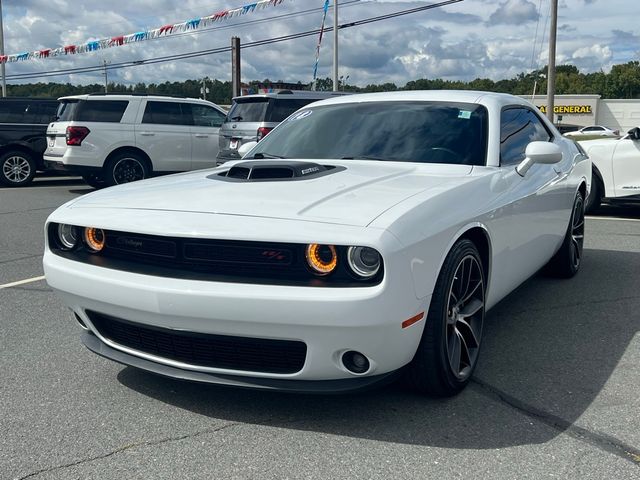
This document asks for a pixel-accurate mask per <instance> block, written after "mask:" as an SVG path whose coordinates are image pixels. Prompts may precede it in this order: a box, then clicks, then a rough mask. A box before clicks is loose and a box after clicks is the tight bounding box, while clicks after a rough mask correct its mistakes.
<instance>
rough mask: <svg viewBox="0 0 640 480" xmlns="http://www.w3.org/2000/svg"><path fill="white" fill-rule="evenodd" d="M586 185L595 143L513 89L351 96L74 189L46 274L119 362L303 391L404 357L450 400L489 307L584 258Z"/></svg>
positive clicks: (49, 237)
mask: <svg viewBox="0 0 640 480" xmlns="http://www.w3.org/2000/svg"><path fill="white" fill-rule="evenodd" d="M590 184H591V163H590V161H589V159H588V158H587V157H586V156H585V155H583V154H582V153H581V151H580V150H579V149H578V148H577V147H576V145H575V144H574V143H573V142H572V141H571V140H568V139H566V138H564V137H562V136H561V135H560V134H559V133H558V131H557V130H556V129H555V128H554V127H553V125H552V124H550V123H549V122H548V121H547V119H546V118H545V117H543V116H541V115H540V113H539V112H538V110H537V109H536V108H535V107H534V106H532V105H531V104H530V103H528V102H526V101H524V100H522V99H520V98H517V97H514V96H510V95H504V94H495V93H484V92H463V91H413V92H397V93H381V94H365V95H352V96H343V97H338V98H335V99H330V100H325V101H322V102H317V103H314V104H311V105H309V106H307V107H305V108H303V109H302V110H299V111H298V112H297V113H295V114H293V115H292V116H291V117H289V118H288V119H287V120H286V121H284V122H283V123H281V124H280V125H279V126H278V127H277V128H276V129H275V130H273V131H272V132H271V133H270V134H269V135H267V136H266V137H265V138H264V139H262V140H261V141H260V142H259V143H258V144H257V145H255V146H254V147H253V149H251V150H250V151H249V153H248V154H247V155H245V157H244V158H243V159H242V160H238V161H236V162H231V163H226V164H224V165H223V166H221V167H218V168H215V169H211V170H200V171H196V172H190V173H186V174H179V175H174V176H170V177H163V178H157V179H151V180H146V181H142V182H136V183H130V184H126V185H120V186H116V187H113V188H108V189H105V190H102V191H97V192H94V193H91V194H88V195H85V196H83V197H81V198H78V199H75V200H72V201H70V202H68V203H67V204H65V205H63V206H62V207H60V208H59V209H57V210H56V211H55V212H54V213H53V214H51V216H50V217H49V219H48V220H47V222H46V227H45V230H46V232H45V233H46V251H45V255H44V270H45V274H46V278H47V281H48V283H49V285H50V286H51V287H52V288H53V289H54V290H55V291H57V293H58V294H59V295H60V297H61V298H62V299H63V301H64V302H65V303H66V304H67V305H68V306H69V307H70V308H71V310H72V311H73V313H74V315H75V318H76V320H77V322H78V323H79V325H80V326H81V327H82V329H84V332H83V334H82V341H83V343H84V344H85V345H86V346H87V347H88V348H89V349H90V350H92V351H94V352H95V353H97V354H99V355H102V356H104V357H106V358H109V359H111V360H114V361H116V362H120V363H123V364H126V365H132V366H134V367H137V368H140V369H144V370H147V371H150V372H154V373H157V374H161V375H166V376H170V377H174V378H180V379H187V380H193V381H202V382H210V383H217V384H225V385H233V386H241V387H253V388H264V389H281V390H291V391H299V392H340V391H346V390H350V389H358V388H363V387H367V386H370V385H372V384H374V383H377V382H380V381H382V380H385V379H387V380H389V379H391V378H395V376H396V374H400V373H401V374H402V375H403V377H404V378H405V379H406V380H407V381H408V382H410V384H411V385H412V386H413V387H414V388H416V389H417V390H419V391H421V392H425V393H428V394H431V395H438V396H447V395H453V394H456V393H457V392H459V391H460V390H461V389H462V388H464V386H465V385H466V384H467V383H468V382H469V379H470V377H471V375H472V373H473V371H474V368H475V367H476V365H477V362H478V354H479V351H480V345H481V340H482V325H483V320H484V317H485V312H486V311H487V310H488V309H489V308H491V307H492V306H493V305H495V304H496V303H497V302H498V301H499V300H500V299H502V298H503V297H504V296H505V295H507V294H508V293H509V292H511V291H512V290H513V289H514V288H516V287H517V286H518V285H519V284H520V283H522V282H523V281H524V280H526V279H527V278H528V277H530V276H531V275H533V274H534V273H536V272H537V271H538V270H540V269H541V268H542V267H545V268H546V269H547V270H548V271H549V272H551V273H553V274H555V275H557V276H563V277H571V276H573V275H574V274H575V273H576V272H577V271H578V269H579V267H580V263H581V259H582V247H583V239H584V199H585V198H586V196H587V195H588V193H589V188H590ZM533 320H535V319H533V318H532V321H533Z"/></svg>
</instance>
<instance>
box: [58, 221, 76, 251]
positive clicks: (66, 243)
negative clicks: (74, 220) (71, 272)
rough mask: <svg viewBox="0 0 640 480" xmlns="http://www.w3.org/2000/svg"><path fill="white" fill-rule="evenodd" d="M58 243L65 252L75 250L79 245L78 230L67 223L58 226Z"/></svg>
mask: <svg viewBox="0 0 640 480" xmlns="http://www.w3.org/2000/svg"><path fill="white" fill-rule="evenodd" d="M57 233H58V241H59V244H60V247H61V248H62V249H64V250H73V249H74V248H75V247H76V245H77V244H78V229H77V228H76V227H74V226H73V225H67V224H65V223H60V224H58V232H57Z"/></svg>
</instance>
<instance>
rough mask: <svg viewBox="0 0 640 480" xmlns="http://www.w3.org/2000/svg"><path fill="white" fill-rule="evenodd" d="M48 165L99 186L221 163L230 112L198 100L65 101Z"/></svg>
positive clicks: (51, 133) (51, 132) (95, 97)
mask: <svg viewBox="0 0 640 480" xmlns="http://www.w3.org/2000/svg"><path fill="white" fill-rule="evenodd" d="M59 100H60V107H59V108H58V114H57V120H56V121H55V122H53V123H51V124H50V125H49V128H48V129H47V141H48V146H47V150H46V151H45V152H44V164H45V166H46V167H47V168H48V169H51V170H58V171H63V172H67V173H70V174H72V175H82V176H83V178H84V179H85V181H86V182H87V183H88V184H89V185H91V186H94V187H101V186H110V185H117V184H121V183H127V182H132V181H135V180H142V179H145V178H148V177H150V176H152V175H157V174H160V173H168V172H184V171H187V170H197V169H200V168H210V167H215V165H216V155H217V154H218V143H219V140H218V134H219V130H220V126H221V125H222V123H223V122H224V120H225V118H226V112H225V111H224V110H223V109H222V108H220V107H218V106H217V105H216V104H214V103H211V102H207V101H205V100H199V99H197V98H180V97H169V96H161V95H125V94H118V93H115V94H91V95H75V96H70V97H62V98H60V99H59Z"/></svg>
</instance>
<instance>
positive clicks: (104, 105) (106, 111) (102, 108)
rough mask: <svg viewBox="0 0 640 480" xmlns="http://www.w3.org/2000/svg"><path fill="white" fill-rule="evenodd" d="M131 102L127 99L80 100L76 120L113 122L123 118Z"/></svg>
mask: <svg viewBox="0 0 640 480" xmlns="http://www.w3.org/2000/svg"><path fill="white" fill-rule="evenodd" d="M127 105H129V102H128V101H126V100H86V101H82V102H80V105H79V107H78V111H77V112H76V116H75V118H74V120H77V121H79V122H113V123H118V122H119V121H120V120H122V115H123V114H124V111H125V110H126V109H127Z"/></svg>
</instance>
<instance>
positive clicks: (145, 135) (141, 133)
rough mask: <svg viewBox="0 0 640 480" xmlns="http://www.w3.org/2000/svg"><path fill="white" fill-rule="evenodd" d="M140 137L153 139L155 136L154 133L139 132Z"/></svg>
mask: <svg viewBox="0 0 640 480" xmlns="http://www.w3.org/2000/svg"><path fill="white" fill-rule="evenodd" d="M140 135H142V136H143V137H153V136H154V135H155V133H153V132H140Z"/></svg>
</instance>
